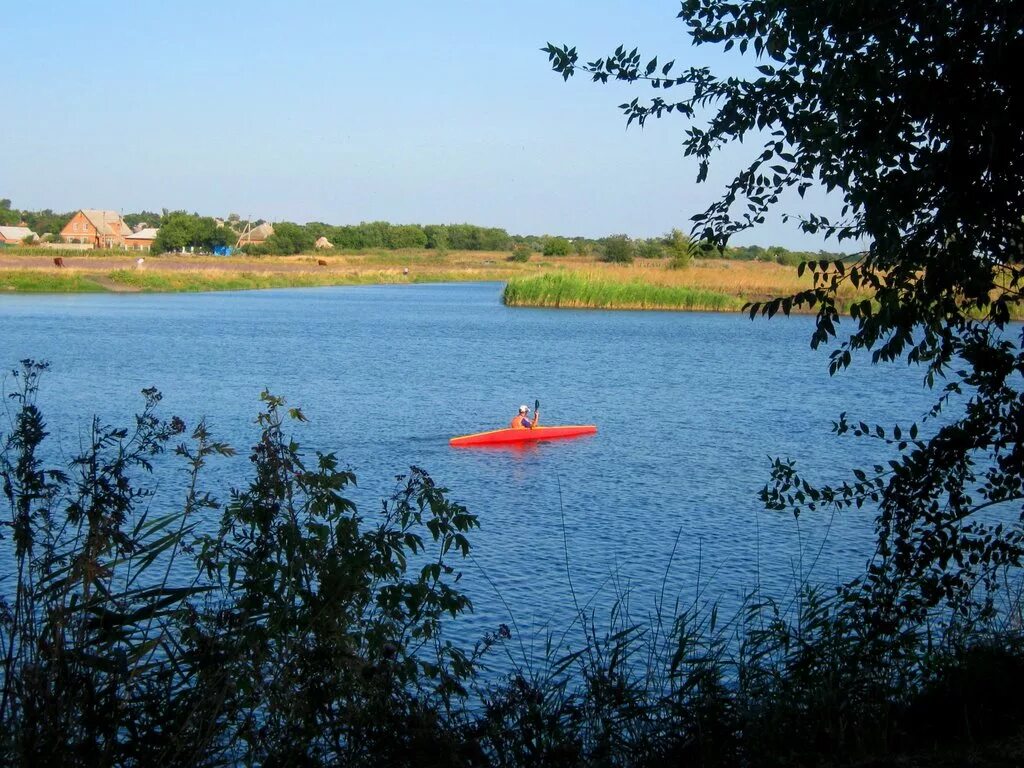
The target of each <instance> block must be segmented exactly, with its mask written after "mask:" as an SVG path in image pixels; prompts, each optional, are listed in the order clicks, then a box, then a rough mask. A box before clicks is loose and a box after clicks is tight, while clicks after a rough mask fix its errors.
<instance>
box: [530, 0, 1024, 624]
mask: <svg viewBox="0 0 1024 768" xmlns="http://www.w3.org/2000/svg"><path fill="white" fill-rule="evenodd" d="M679 17H680V18H681V19H682V21H683V23H684V24H685V25H686V26H687V28H688V31H689V36H690V38H691V40H692V41H693V42H694V43H695V44H698V45H700V44H713V45H721V46H722V47H723V48H724V50H730V49H733V48H735V49H736V51H737V53H739V54H740V55H744V54H746V55H752V56H753V57H754V58H755V59H756V60H757V61H758V62H759V63H757V64H756V69H755V65H753V64H752V66H751V68H750V72H751V74H750V76H749V77H728V78H719V77H716V76H715V75H714V74H712V73H711V72H710V71H709V70H707V69H705V68H696V67H694V68H689V69H681V70H678V69H676V67H675V63H674V61H669V62H667V63H665V64H663V65H660V66H659V62H658V59H657V58H652V59H651V60H650V61H648V62H646V63H644V62H645V57H642V56H641V55H640V54H639V53H638V51H637V50H636V49H633V50H629V49H628V48H627V47H625V46H619V47H618V48H617V49H616V50H615V51H614V52H613V53H612V54H611V55H609V56H606V57H604V58H599V59H596V60H594V61H591V62H589V63H587V64H585V65H580V64H579V63H578V55H577V53H576V50H575V49H574V48H569V47H568V46H560V47H559V46H554V45H548V46H547V47H546V48H545V51H546V52H547V53H548V56H549V59H550V60H551V62H552V65H553V67H554V69H555V70H556V71H558V72H560V73H561V74H562V75H563V76H564V77H565V78H568V77H570V76H571V75H573V74H574V73H575V72H576V71H578V70H582V71H584V72H587V73H589V74H590V75H591V76H592V78H593V79H594V80H595V81H599V82H608V81H609V80H618V81H623V82H626V83H635V82H638V81H646V82H647V83H649V84H650V85H652V86H653V87H654V88H655V89H658V92H659V93H660V94H663V95H656V96H654V97H653V98H652V99H650V100H649V101H647V102H646V103H644V102H641V101H640V99H639V98H636V99H633V100H631V101H628V102H626V103H624V104H623V105H622V109H623V111H624V113H625V115H626V119H627V123H632V122H634V121H636V122H638V123H639V124H641V125H643V124H644V123H645V121H646V120H647V119H650V118H659V117H662V116H664V115H667V114H670V113H676V114H680V115H682V116H683V117H684V118H687V119H689V120H691V123H692V121H693V120H694V119H696V118H697V116H698V115H699V114H700V110H703V109H704V108H710V109H711V117H710V119H709V121H708V123H707V124H706V126H704V127H701V126H698V125H692V124H691V126H690V127H689V128H688V129H687V134H686V139H685V141H684V145H683V146H684V151H685V153H686V154H687V155H690V156H692V157H695V158H697V159H698V160H699V162H700V170H699V173H698V180H699V181H703V180H704V179H705V178H706V177H707V172H708V166H709V163H710V160H711V156H712V155H713V154H714V152H715V150H716V149H718V148H720V147H723V146H726V145H728V144H730V143H731V142H734V141H739V140H743V139H744V138H751V139H754V140H755V141H759V142H762V151H761V153H760V154H759V155H758V156H757V157H756V158H755V159H754V160H753V161H752V162H751V163H750V164H749V165H748V166H747V167H746V168H744V169H743V170H741V171H740V173H739V174H738V175H737V176H736V178H735V179H734V180H733V181H732V182H731V183H730V184H729V185H728V188H727V189H726V191H725V194H724V195H723V196H722V198H721V199H720V200H718V201H716V202H715V203H713V204H712V205H711V206H710V207H709V208H708V209H707V210H706V211H704V212H702V213H699V214H697V215H696V216H694V222H695V223H694V227H693V235H694V237H695V238H697V239H700V240H704V241H707V242H708V243H710V244H712V245H714V246H716V247H721V248H724V247H725V246H727V244H728V240H729V238H730V237H731V236H732V235H733V234H735V233H736V232H739V231H741V230H743V229H745V228H748V227H751V226H754V225H757V224H760V223H763V222H764V220H765V214H766V213H767V211H768V210H769V209H770V208H772V207H773V206H775V205H776V204H777V203H778V202H779V200H780V198H781V196H782V194H783V193H784V192H785V191H786V190H788V189H795V191H796V192H797V193H798V194H799V195H800V196H801V197H802V196H803V194H804V193H805V191H806V190H807V189H808V188H809V187H810V186H812V185H813V184H816V183H820V184H822V185H824V186H825V188H826V189H828V190H832V191H834V192H835V193H836V194H838V195H839V196H841V197H842V200H843V203H844V206H843V210H842V218H841V219H840V220H838V221H834V220H831V219H829V218H828V217H825V216H823V215H820V214H816V213H813V212H811V213H807V214H803V215H800V216H795V217H794V218H795V219H796V220H797V221H799V223H800V226H801V227H802V228H803V229H804V231H806V232H808V233H811V234H823V235H825V236H826V237H830V238H834V239H835V240H837V241H838V242H843V241H851V242H859V241H864V242H866V243H867V249H866V251H865V252H864V253H862V254H860V258H859V259H858V260H855V261H850V260H837V259H832V258H811V259H809V260H807V261H806V263H805V264H802V265H801V267H800V270H801V272H803V271H804V270H805V269H806V270H809V271H810V274H811V276H812V278H813V287H812V288H811V289H808V290H806V291H801V292H800V293H798V294H796V295H793V296H788V297H779V298H776V299H773V300H771V301H769V302H764V303H757V304H754V305H752V306H751V307H750V313H751V316H754V315H757V314H759V313H760V314H763V315H767V316H769V317H770V316H773V315H775V314H777V313H778V312H782V313H784V314H788V313H790V312H791V311H793V310H795V309H801V308H802V309H813V310H814V311H815V312H816V313H817V323H816V329H815V331H814V333H813V335H812V338H811V345H812V347H815V348H817V347H819V346H821V345H823V344H830V343H831V344H834V345H835V346H834V348H833V350H832V352H831V354H830V370H831V371H832V372H833V373H837V372H839V371H841V370H843V369H844V368H846V367H847V366H849V365H850V364H851V362H852V360H853V357H854V355H856V354H858V353H868V354H869V355H870V359H871V361H872V362H877V361H893V360H899V359H905V360H906V361H908V362H909V363H913V364H916V365H921V366H922V367H923V369H924V379H925V383H926V385H927V386H929V387H932V386H934V385H935V384H936V383H940V382H941V383H942V384H943V391H942V394H941V396H940V397H939V399H938V400H937V402H936V405H935V407H934V409H933V410H932V411H931V413H929V414H927V416H926V418H927V420H928V422H929V423H928V424H927V425H926V426H927V430H920V431H919V429H918V426H917V424H916V423H915V424H914V425H913V426H911V427H909V428H908V427H906V426H904V427H903V428H902V429H901V428H900V427H895V428H884V427H882V426H877V427H874V428H869V427H868V426H867V425H865V424H858V423H857V422H856V421H855V420H852V419H850V420H848V418H847V417H846V415H845V414H844V415H843V416H841V417H840V419H839V420H838V421H837V423H836V426H835V431H836V432H837V433H838V434H840V435H847V434H850V435H856V436H861V437H870V438H873V439H877V440H879V441H881V443H884V444H885V445H886V446H887V447H888V448H889V450H890V451H891V452H893V453H894V454H895V456H896V458H894V459H892V460H890V461H889V462H888V463H880V464H878V465H877V466H874V467H872V468H871V469H870V470H857V471H856V472H855V473H854V477H852V478H851V479H850V480H849V481H847V482H844V483H842V484H840V485H829V486H822V487H818V486H816V485H815V484H813V483H812V482H810V481H809V480H807V479H805V478H803V477H802V476H800V475H799V474H798V473H797V472H796V469H795V467H794V466H793V465H792V464H791V463H789V462H784V461H778V462H776V464H775V470H774V473H773V479H772V483H771V484H770V485H769V486H768V487H767V488H765V491H764V494H763V495H764V498H765V501H766V503H767V504H768V505H769V507H771V508H773V509H780V510H781V509H788V510H792V511H793V512H794V513H796V514H799V513H800V512H801V511H804V510H819V509H822V508H834V509H840V510H847V509H859V508H861V507H862V506H864V505H868V506H869V507H870V508H873V509H876V510H878V512H877V517H876V529H877V540H878V550H877V555H876V558H875V560H874V562H872V564H871V566H870V568H869V570H868V572H867V573H866V574H865V576H864V578H863V579H861V580H858V581H857V582H856V583H855V584H852V585H850V586H849V594H848V596H847V597H848V599H849V600H852V601H859V602H860V604H861V607H862V609H863V610H864V612H865V616H866V620H867V621H869V622H871V623H872V625H873V626H881V627H889V626H893V625H895V624H898V623H899V622H900V621H901V620H902V618H903V617H906V616H915V617H917V619H918V620H923V617H924V616H925V615H927V613H928V612H929V611H930V610H931V609H932V608H933V607H935V606H937V605H939V604H940V603H945V604H946V606H948V607H949V608H950V609H952V610H954V611H957V612H963V613H966V614H969V615H973V614H974V612H975V611H976V610H981V611H982V612H984V611H985V610H988V609H989V608H990V607H991V600H992V593H993V591H994V590H995V589H996V588H997V587H998V584H999V575H1000V574H1003V573H1005V570H1006V568H1007V567H1010V568H1017V567H1019V565H1020V562H1021V558H1022V556H1024V440H1022V439H1021V425H1022V424H1024V396H1022V395H1021V390H1022V388H1024V333H1022V332H1021V330H1020V329H1019V328H1017V327H1013V326H1010V325H1008V320H1009V307H1010V306H1011V305H1014V304H1019V303H1020V301H1021V299H1022V294H1021V290H1022V283H1024V268H1022V266H1021V261H1022V254H1024V246H1022V243H1024V194H1022V191H1021V184H1020V179H1021V178H1022V175H1024V149H1022V148H1024V91H1022V90H1021V89H1020V86H1019V85H1018V79H1019V78H1017V77H1016V75H1015V73H1014V72H1015V65H1014V64H1013V62H1015V61H1017V60H1018V59H1019V58H1020V55H1021V54H1022V53H1024V42H1022V38H1021V35H1020V30H1021V28H1022V26H1024V6H1022V5H1021V4H1020V3H1018V2H1013V0H993V2H986V3H976V2H973V0H953V1H952V2H925V3H909V4H908V3H905V4H897V5H889V6H885V8H884V9H883V8H880V7H879V6H878V4H876V3H873V2H868V1H867V0H859V1H854V2H847V3H805V2H797V1H796V0H751V2H746V3H731V2H723V1H722V0H685V2H683V3H682V6H681V10H680V12H679ZM755 71H756V74H755ZM666 89H671V90H666ZM776 258H778V254H777V255H776ZM846 285H850V286H852V287H853V288H855V289H859V290H861V291H864V292H866V293H867V294H868V298H867V299H865V300H863V301H861V302H856V303H854V304H852V305H851V306H850V309H849V318H848V320H849V321H850V323H849V324H850V328H849V329H847V330H845V331H844V333H843V334H842V335H840V334H839V327H838V325H839V322H840V319H841V318H840V312H839V309H838V307H839V306H840V303H839V301H838V299H837V294H838V292H839V290H840V289H841V288H845V287H846ZM940 414H941V415H942V419H943V420H942V421H941V422H939V421H936V418H937V417H938V416H939V415H940ZM982 512H984V514H981V513H982Z"/></svg>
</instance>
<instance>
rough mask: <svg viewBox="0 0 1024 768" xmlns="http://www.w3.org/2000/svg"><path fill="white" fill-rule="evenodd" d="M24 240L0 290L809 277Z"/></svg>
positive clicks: (621, 301) (733, 267)
mask: <svg viewBox="0 0 1024 768" xmlns="http://www.w3.org/2000/svg"><path fill="white" fill-rule="evenodd" d="M54 254H55V252H54V251H49V250H46V249H42V248H32V249H29V248H24V249H18V250H17V251H14V250H10V251H6V252H3V253H0V291H6V292H24V293H29V292H35V293H40V292H51V293H75V292H95V291H112V292H128V291H132V292H136V291H143V292H187V291H222V290H227V291H235V290H250V289H261V288H292V287H294V288H306V287H313V286H326V285H369V284H395V283H422V282H466V281H510V283H511V286H510V293H509V296H508V297H507V298H508V299H509V302H508V303H510V304H515V305H519V306H581V307H582V306H587V307H604V308H624V309H627V308H628V309H636V308H644V309H661V308H667V309H715V310H722V311H727V310H737V309H739V308H740V307H741V306H742V305H743V303H744V302H745V301H749V300H757V299H759V298H766V297H770V296H775V295H781V294H784V293H791V292H792V291H794V290H798V289H800V288H805V287H808V286H809V284H810V283H809V280H808V279H807V278H798V277H797V276H796V270H795V269H794V268H792V267H784V266H781V265H778V264H774V263H764V262H730V261H727V260H714V261H711V260H709V261H698V262H694V264H693V265H692V266H690V267H689V268H688V269H685V270H670V269H667V268H666V264H667V262H666V261H665V260H663V259H640V260H638V261H637V262H635V263H634V264H629V265H612V264H607V263H604V262H599V261H597V260H595V259H594V258H593V257H585V256H572V257H559V258H549V259H545V258H543V257H541V256H539V255H534V256H532V257H531V258H530V259H529V260H528V261H526V262H513V261H509V259H508V254H507V253H503V252H480V251H448V252H437V251H434V250H408V251H380V252H361V253H346V254H331V255H322V256H321V255H317V256H313V255H304V256H264V257H251V256H235V257H230V258H220V257H213V256H193V255H190V254H164V255H161V256H150V255H144V261H143V263H142V264H139V263H137V261H136V260H137V258H138V257H139V255H138V254H127V253H123V252H104V251H82V252H74V253H62V254H61V257H62V259H63V263H64V266H63V267H57V266H55V265H54V258H55V256H54Z"/></svg>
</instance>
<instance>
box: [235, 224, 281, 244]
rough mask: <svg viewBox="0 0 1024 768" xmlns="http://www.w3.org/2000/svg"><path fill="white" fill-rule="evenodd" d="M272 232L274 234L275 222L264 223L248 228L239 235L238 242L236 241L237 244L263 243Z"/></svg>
mask: <svg viewBox="0 0 1024 768" xmlns="http://www.w3.org/2000/svg"><path fill="white" fill-rule="evenodd" d="M272 234H274V225H273V224H267V223H263V224H260V225H259V226H258V227H253V228H252V229H248V228H246V230H245V231H244V232H243V233H242V234H241V235H240V236H239V237H238V243H236V246H238V247H241V246H243V245H261V244H262V243H264V242H266V240H267V238H268V237H270V236H271V235H272Z"/></svg>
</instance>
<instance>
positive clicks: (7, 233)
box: [0, 227, 39, 245]
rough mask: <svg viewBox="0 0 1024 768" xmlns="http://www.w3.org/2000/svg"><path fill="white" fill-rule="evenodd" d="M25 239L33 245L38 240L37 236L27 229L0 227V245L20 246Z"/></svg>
mask: <svg viewBox="0 0 1024 768" xmlns="http://www.w3.org/2000/svg"><path fill="white" fill-rule="evenodd" d="M25 238H28V241H29V242H30V243H34V242H35V241H36V240H38V239H39V235H37V234H36V233H35V232H33V231H32V230H31V229H29V228H28V227H0V243H3V244H4V245H21V244H22V243H24V242H25Z"/></svg>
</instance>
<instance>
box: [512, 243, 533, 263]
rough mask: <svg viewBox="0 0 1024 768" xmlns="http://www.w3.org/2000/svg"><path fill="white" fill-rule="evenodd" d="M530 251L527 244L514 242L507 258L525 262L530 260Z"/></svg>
mask: <svg viewBox="0 0 1024 768" xmlns="http://www.w3.org/2000/svg"><path fill="white" fill-rule="evenodd" d="M532 253H533V252H532V251H531V250H530V247H529V246H527V245H525V244H523V243H516V244H515V245H513V246H512V253H510V254H509V255H508V260H509V261H516V262H519V263H523V264H525V263H526V262H527V261H529V260H530V256H531V255H532Z"/></svg>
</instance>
